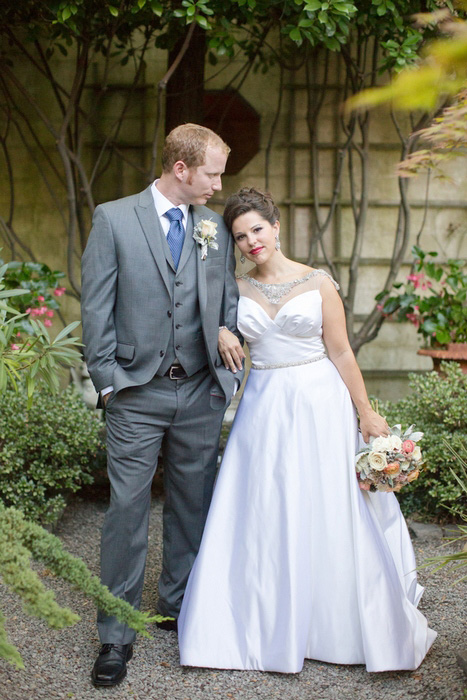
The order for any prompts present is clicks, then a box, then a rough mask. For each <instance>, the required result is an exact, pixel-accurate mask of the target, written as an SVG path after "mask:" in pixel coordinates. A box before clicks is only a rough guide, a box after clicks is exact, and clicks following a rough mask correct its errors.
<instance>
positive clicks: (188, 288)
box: [157, 213, 208, 377]
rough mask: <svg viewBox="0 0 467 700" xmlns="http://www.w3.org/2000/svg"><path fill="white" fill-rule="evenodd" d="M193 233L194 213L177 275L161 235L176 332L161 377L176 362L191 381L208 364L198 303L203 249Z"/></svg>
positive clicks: (170, 341) (170, 343) (162, 234)
mask: <svg viewBox="0 0 467 700" xmlns="http://www.w3.org/2000/svg"><path fill="white" fill-rule="evenodd" d="M192 231H193V223H192V219H191V213H190V214H189V221H188V223H187V230H186V234H185V241H184V244H183V250H182V254H181V257H180V262H179V265H178V270H177V271H175V268H174V264H173V259H172V254H171V252H170V248H169V245H168V243H167V239H166V237H165V236H164V233H163V232H161V236H162V238H163V241H162V245H163V249H164V252H165V257H166V260H167V270H168V274H169V280H170V285H171V292H172V309H171V310H170V311H169V312H168V313H170V314H171V320H172V329H171V333H170V337H169V342H168V344H167V348H166V350H165V355H164V359H163V360H162V363H161V365H160V367H159V369H158V371H157V374H158V375H159V376H162V375H164V374H165V373H166V372H167V370H168V369H169V367H170V365H172V364H174V362H176V361H177V362H179V363H180V364H181V365H182V367H183V369H184V370H185V372H186V373H187V374H188V376H189V377H190V376H191V375H192V374H195V373H196V372H198V371H199V370H200V369H202V368H203V367H205V366H206V365H207V364H208V357H207V353H206V346H205V343H204V338H203V331H202V327H201V317H200V312H199V301H198V279H197V272H196V255H197V254H199V249H198V246H197V245H196V243H195V241H194V240H193V236H192Z"/></svg>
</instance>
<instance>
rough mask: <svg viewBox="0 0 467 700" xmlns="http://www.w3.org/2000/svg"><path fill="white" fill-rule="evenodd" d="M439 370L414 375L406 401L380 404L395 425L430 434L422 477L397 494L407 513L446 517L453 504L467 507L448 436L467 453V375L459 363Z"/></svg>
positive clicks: (424, 444)
mask: <svg viewBox="0 0 467 700" xmlns="http://www.w3.org/2000/svg"><path fill="white" fill-rule="evenodd" d="M441 369H442V371H443V374H444V376H443V377H440V375H439V374H438V373H437V372H428V373H426V374H411V375H409V379H410V388H411V390H412V391H411V393H410V394H409V395H408V396H406V397H405V398H403V399H401V400H400V401H397V402H394V403H385V404H383V405H380V409H379V410H380V412H381V413H382V414H383V415H385V416H386V418H387V420H388V422H389V424H390V425H394V424H396V423H402V427H403V428H404V427H408V426H409V425H411V424H412V423H415V426H416V427H417V429H418V430H422V431H423V432H424V433H425V435H424V437H423V440H422V441H421V442H420V447H421V449H422V454H423V457H424V460H425V465H424V469H423V471H422V473H421V474H420V477H419V479H418V480H417V481H414V482H412V483H411V484H410V485H407V486H405V487H404V488H403V489H402V491H401V492H400V493H399V494H397V496H398V499H399V501H400V504H401V508H402V510H403V512H404V514H405V515H410V514H413V513H417V514H418V515H420V516H423V517H427V516H428V517H430V518H432V517H436V518H445V517H446V516H447V514H448V510H447V509H448V508H452V507H454V506H456V507H460V506H463V507H464V509H465V505H466V495H465V493H463V490H462V487H461V485H460V484H459V482H458V481H457V480H456V478H455V476H454V475H453V473H452V472H451V468H453V469H454V470H455V469H456V458H455V456H454V455H453V454H452V453H451V452H450V451H449V450H448V449H447V448H446V446H445V444H444V442H443V439H445V440H447V441H448V443H449V444H450V445H451V447H452V448H453V449H454V450H456V451H457V452H461V450H462V446H463V445H465V444H466V442H467V375H466V374H462V370H461V369H460V367H459V365H458V364H457V363H456V362H445V363H442V365H441Z"/></svg>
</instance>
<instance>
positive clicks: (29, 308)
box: [26, 306, 32, 314]
mask: <svg viewBox="0 0 467 700" xmlns="http://www.w3.org/2000/svg"><path fill="white" fill-rule="evenodd" d="M26 313H27V314H32V309H31V307H30V306H28V308H27V309H26Z"/></svg>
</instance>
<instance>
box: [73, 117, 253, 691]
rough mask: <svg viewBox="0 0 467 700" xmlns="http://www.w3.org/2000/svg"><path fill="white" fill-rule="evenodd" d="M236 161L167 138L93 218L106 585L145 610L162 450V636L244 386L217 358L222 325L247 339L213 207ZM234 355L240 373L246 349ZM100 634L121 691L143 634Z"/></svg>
mask: <svg viewBox="0 0 467 700" xmlns="http://www.w3.org/2000/svg"><path fill="white" fill-rule="evenodd" d="M229 150H230V149H229V147H228V146H227V145H226V144H225V143H224V142H223V141H222V139H221V138H220V137H219V136H218V135H217V134H215V133H214V132H213V131H211V130H210V129H206V128H205V127H202V126H198V125H197V124H185V125H182V126H179V127H177V128H176V129H174V130H173V131H171V132H170V134H169V135H168V136H167V138H166V141H165V144H164V148H163V152H162V169H163V172H162V175H161V177H160V179H159V180H156V181H155V183H153V184H152V185H150V186H149V187H148V188H147V189H146V190H144V191H143V192H141V193H140V194H137V195H133V196H130V197H125V198H123V199H120V200H117V201H114V202H107V203H106V204H102V205H99V206H98V207H97V208H96V210H95V213H94V217H93V226H92V230H91V233H90V236H89V241H88V244H87V247H86V250H85V252H84V255H83V260H82V271H83V285H82V317H83V340H84V343H85V346H86V349H85V356H86V362H87V365H88V368H89V373H90V375H91V378H92V380H93V383H94V385H95V387H96V390H97V391H98V392H100V395H101V401H102V404H103V405H104V406H105V408H106V424H107V454H108V473H109V479H110V484H111V500H110V506H109V509H108V511H107V514H106V517H105V521H104V526H103V532H102V541H101V580H102V583H104V584H105V585H107V586H108V587H109V589H110V590H111V592H112V593H114V594H115V595H116V596H118V597H120V598H124V599H125V600H127V601H128V602H129V603H131V604H132V605H134V606H135V607H138V606H139V604H140V601H141V594H142V589H143V579H144V568H145V563H146V554H147V547H148V536H147V533H148V520H149V507H150V501H151V482H152V479H153V476H154V472H155V469H156V464H157V457H158V454H159V451H160V450H161V448H162V452H163V459H164V484H165V490H166V496H165V503H164V512H163V563H162V573H161V576H160V579H159V603H158V613H160V615H161V616H163V617H164V618H169V619H165V620H163V621H161V622H159V623H158V625H159V626H161V627H163V628H164V629H174V630H176V625H177V622H176V620H177V616H178V613H179V610H180V606H181V602H182V598H183V593H184V590H185V586H186V582H187V578H188V574H189V572H190V569H191V566H192V564H193V561H194V558H195V556H196V554H197V551H198V547H199V544H200V540H201V535H202V532H203V527H204V523H205V519H206V516H207V512H208V508H209V503H210V500H211V494H212V489H213V484H214V477H215V473H216V464H217V454H218V442H219V434H220V429H221V424H222V419H223V415H224V411H225V409H226V407H227V406H228V404H229V402H230V400H231V398H232V395H233V394H234V391H235V388H236V386H238V384H239V382H237V379H238V380H241V378H242V374H243V371H242V370H239V371H237V373H236V374H234V373H232V372H231V371H230V370H228V369H226V368H225V367H224V364H223V362H222V360H221V358H220V355H219V353H218V351H217V342H218V333H219V327H220V326H226V327H227V328H229V329H230V330H232V331H233V332H234V333H236V334H237V336H238V337H239V338H240V336H239V334H238V331H237V329H236V310H237V300H238V291H237V286H236V283H235V277H234V269H235V258H234V253H233V241H232V237H231V236H230V235H229V233H228V231H227V229H226V226H225V224H224V221H223V219H222V217H221V216H220V215H218V214H216V213H215V212H214V211H212V210H211V209H208V208H206V207H205V206H204V205H205V204H206V202H207V200H208V199H209V198H210V197H211V196H212V195H213V194H214V193H215V192H216V191H219V190H221V189H222V185H221V176H222V174H223V173H224V170H225V164H226V161H227V157H228V154H229ZM193 234H195V236H196V239H195V238H194V237H193ZM238 353H239V356H238V362H239V363H240V366H241V358H240V355H243V351H242V349H241V346H240V344H239V345H238ZM98 627H99V636H100V639H101V642H102V647H101V650H100V653H99V656H98V658H97V660H96V662H95V664H94V668H93V671H92V680H93V683H94V684H95V685H97V686H112V685H115V684H116V683H119V682H120V681H121V680H122V679H123V678H124V677H125V675H126V662H127V661H129V659H130V658H131V656H132V654H133V649H132V644H133V641H134V638H135V633H134V631H133V630H131V629H129V628H128V627H127V626H126V625H124V624H122V623H120V622H118V621H117V620H116V619H115V618H114V617H109V616H106V615H104V614H103V613H101V612H99V615H98Z"/></svg>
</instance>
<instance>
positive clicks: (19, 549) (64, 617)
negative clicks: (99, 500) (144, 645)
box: [0, 504, 156, 668]
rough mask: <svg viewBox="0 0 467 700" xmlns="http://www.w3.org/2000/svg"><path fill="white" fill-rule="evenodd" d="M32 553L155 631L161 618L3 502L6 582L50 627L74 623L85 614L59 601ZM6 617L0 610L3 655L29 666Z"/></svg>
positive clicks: (0, 542) (126, 618) (140, 627)
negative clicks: (118, 592) (119, 593)
mask: <svg viewBox="0 0 467 700" xmlns="http://www.w3.org/2000/svg"><path fill="white" fill-rule="evenodd" d="M31 557H32V558H33V559H35V560H36V561H40V562H42V563H43V564H45V565H46V566H47V568H48V569H49V570H50V571H52V572H53V573H54V574H55V575H56V576H59V577H60V578H62V579H63V580H64V581H67V582H69V583H70V584H72V585H73V586H74V587H75V588H77V589H79V590H80V591H82V592H83V593H84V594H85V595H86V596H87V597H88V598H90V599H91V600H93V601H94V602H95V603H96V604H97V605H98V607H99V608H100V609H101V610H103V611H105V612H106V613H107V614H108V615H115V616H116V617H117V618H118V619H119V620H120V621H121V622H125V623H126V624H127V625H129V626H130V627H132V628H133V629H134V630H136V631H137V632H139V633H140V634H142V635H144V636H146V637H149V636H150V635H149V633H148V631H147V626H148V625H149V624H152V623H153V622H154V621H155V619H156V618H152V617H150V616H149V614H148V613H142V612H139V611H138V610H136V609H135V608H133V607H132V606H131V605H130V604H129V603H127V602H125V601H124V600H120V599H118V598H115V597H114V596H113V595H112V594H111V593H110V591H109V590H108V588H106V586H103V585H102V584H101V583H100V581H99V579H98V578H97V577H96V576H93V575H92V574H91V572H90V571H89V569H88V568H87V566H86V564H85V563H84V562H83V561H82V560H81V559H78V558H77V557H74V556H73V555H71V554H70V553H69V552H67V551H66V550H65V549H64V548H63V545H62V543H61V542H60V540H59V539H58V537H55V535H52V534H51V533H49V532H47V531H46V530H44V529H43V528H42V527H40V526H39V525H36V524H35V523H31V522H30V521H28V520H26V518H25V517H24V515H23V514H22V513H20V512H19V511H18V510H16V509H14V508H5V507H4V506H3V505H1V504H0V577H1V578H2V580H3V582H4V583H5V585H7V586H8V587H9V588H10V590H12V591H13V592H14V593H17V594H18V595H19V596H20V597H21V598H22V600H23V602H24V609H25V612H27V613H28V614H30V615H35V616H36V617H39V618H41V619H43V620H45V621H46V622H47V624H48V625H49V627H52V628H54V629H62V628H64V627H68V626H71V625H74V624H75V623H76V622H78V620H79V619H80V618H79V616H78V615H77V614H76V613H74V612H73V611H72V610H70V609H69V608H62V607H60V606H59V605H58V603H57V602H56V600H55V596H54V594H53V592H52V591H50V590H47V589H46V588H45V587H44V585H43V583H42V581H41V580H40V578H39V576H38V575H37V574H36V572H35V571H33V570H32V569H31V568H30V559H31ZM4 621H5V619H4V616H3V615H2V614H1V613H0V658H4V659H7V661H9V662H10V663H12V664H14V665H16V666H17V667H18V668H23V667H24V666H23V662H22V659H21V656H20V654H19V652H18V650H17V649H16V648H15V647H14V646H13V645H12V644H10V643H9V642H8V639H7V635H6V631H5V626H4Z"/></svg>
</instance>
